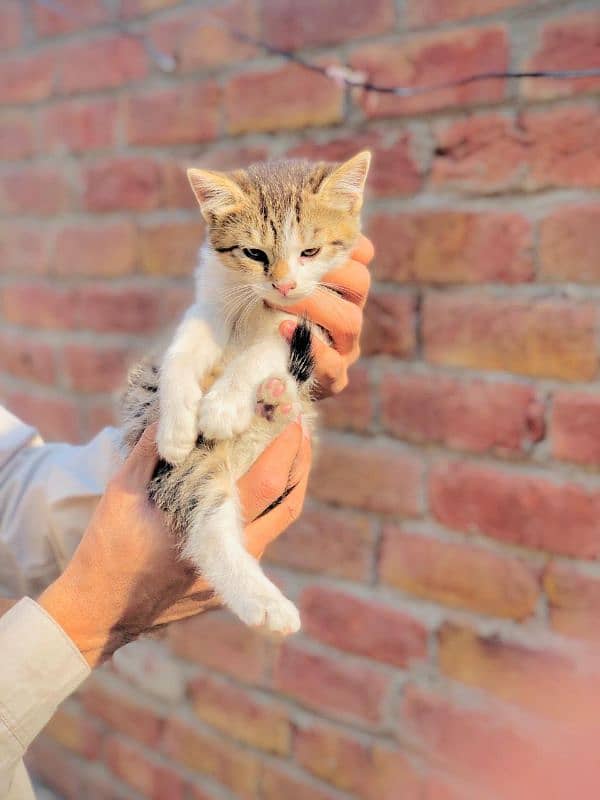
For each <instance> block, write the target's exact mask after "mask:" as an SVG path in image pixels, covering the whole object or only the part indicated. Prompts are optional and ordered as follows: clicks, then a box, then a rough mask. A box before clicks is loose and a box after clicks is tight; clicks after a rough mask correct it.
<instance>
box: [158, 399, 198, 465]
mask: <svg viewBox="0 0 600 800" xmlns="http://www.w3.org/2000/svg"><path fill="white" fill-rule="evenodd" d="M196 439H197V433H196V419H195V416H194V414H192V413H191V412H190V413H188V414H185V415H180V416H179V417H178V419H177V421H176V422H171V421H165V422H163V421H161V422H160V424H159V426H158V433H157V435H156V445H157V447H158V453H159V455H160V457H161V458H164V459H165V461H168V462H169V464H173V465H175V466H177V465H178V464H181V463H182V461H185V459H186V458H187V456H188V455H189V454H190V453H191V452H192V450H193V449H194V447H195V445H196Z"/></svg>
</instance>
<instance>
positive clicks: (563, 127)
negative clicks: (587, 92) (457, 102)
mask: <svg viewBox="0 0 600 800" xmlns="http://www.w3.org/2000/svg"><path fill="white" fill-rule="evenodd" d="M599 134H600V113H598V111H597V110H596V109H595V108H594V107H592V106H585V105H583V106H571V107H563V108H557V109H550V110H544V111H528V112H524V113H523V114H521V115H520V116H519V118H518V121H513V120H511V119H510V118H508V117H505V116H501V115H499V114H493V115H483V116H477V117H472V118H469V119H467V120H461V121H460V122H456V123H452V124H450V125H447V126H442V127H440V128H439V129H438V130H437V148H436V158H435V159H434V162H433V166H432V174H431V180H432V186H434V187H441V186H444V187H448V188H452V189H456V190H458V191H461V192H466V193H478V192H483V193H486V194H489V193H496V192H504V191H508V190H514V189H526V190H538V189H544V188H551V187H555V186H565V187H590V188H592V187H597V186H599V185H600V166H599V164H600V158H599V154H600V145H599V141H600V135H599Z"/></svg>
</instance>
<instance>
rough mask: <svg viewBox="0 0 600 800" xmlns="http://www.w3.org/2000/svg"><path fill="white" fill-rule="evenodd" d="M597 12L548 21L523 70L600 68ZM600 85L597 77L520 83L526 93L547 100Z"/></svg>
mask: <svg viewBox="0 0 600 800" xmlns="http://www.w3.org/2000/svg"><path fill="white" fill-rule="evenodd" d="M599 41H600V12H599V11H597V10H596V11H589V12H583V13H579V14H572V15H570V16H564V17H559V18H558V19H552V20H550V21H549V22H547V23H546V24H545V25H544V27H543V29H542V32H541V37H540V43H539V45H538V47H537V49H536V51H535V53H534V55H533V56H532V58H530V59H529V60H528V61H527V62H526V64H525V69H526V70H544V69H548V65H549V64H551V65H552V67H551V69H553V70H573V69H594V68H600V47H599V46H598V42H599ZM598 89H600V78H577V79H572V80H560V81H556V80H527V81H524V82H523V83H522V84H521V92H522V94H523V95H524V96H525V97H528V98H532V99H535V100H548V99H551V98H555V97H568V96H570V95H573V94H581V93H583V92H594V91H598Z"/></svg>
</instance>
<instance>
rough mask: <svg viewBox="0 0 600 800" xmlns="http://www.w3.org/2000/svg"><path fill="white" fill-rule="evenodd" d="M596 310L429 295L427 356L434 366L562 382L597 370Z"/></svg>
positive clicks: (549, 302) (563, 303) (565, 303)
mask: <svg viewBox="0 0 600 800" xmlns="http://www.w3.org/2000/svg"><path fill="white" fill-rule="evenodd" d="M595 328H596V312H595V309H594V308H593V307H592V306H591V305H589V304H585V303H579V302H573V301H570V300H562V299H544V298H524V299H513V298H506V297H494V296H492V295H490V294H472V293H469V294H463V293H454V294H441V293H431V294H429V295H428V296H427V297H426V298H425V305H424V317H423V340H424V343H425V357H426V359H427V360H428V361H430V362H431V363H433V364H445V365H448V366H462V367H468V368H471V369H487V370H501V371H505V372H513V373H517V374H522V375H533V376H540V377H549V378H561V379H563V380H571V381H575V380H591V379H592V378H593V377H594V376H595V375H596V372H597V362H598V356H597V353H596V330H595Z"/></svg>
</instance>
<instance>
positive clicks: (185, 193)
mask: <svg viewBox="0 0 600 800" xmlns="http://www.w3.org/2000/svg"><path fill="white" fill-rule="evenodd" d="M161 181H162V194H163V202H164V205H165V206H166V207H167V208H189V209H194V210H196V209H197V208H198V201H197V200H196V197H195V196H194V193H193V191H192V189H191V186H190V182H189V180H188V177H187V174H186V166H185V164H182V163H179V162H177V161H167V162H165V163H164V164H162V165H161Z"/></svg>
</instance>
